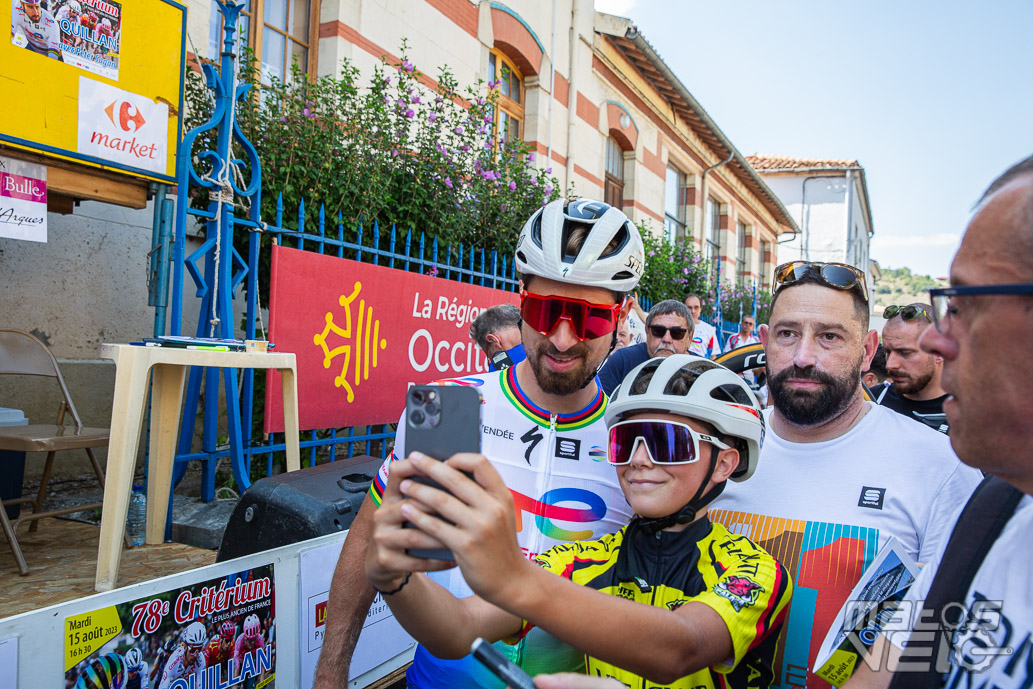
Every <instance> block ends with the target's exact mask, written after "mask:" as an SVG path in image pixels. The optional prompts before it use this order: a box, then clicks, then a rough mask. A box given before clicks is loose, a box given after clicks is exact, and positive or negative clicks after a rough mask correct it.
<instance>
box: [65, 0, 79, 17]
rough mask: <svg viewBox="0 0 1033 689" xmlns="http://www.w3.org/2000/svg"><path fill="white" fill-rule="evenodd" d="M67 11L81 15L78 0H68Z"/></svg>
mask: <svg viewBox="0 0 1033 689" xmlns="http://www.w3.org/2000/svg"><path fill="white" fill-rule="evenodd" d="M68 11H69V12H71V13H72V14H82V5H80V4H79V2H78V0H68Z"/></svg>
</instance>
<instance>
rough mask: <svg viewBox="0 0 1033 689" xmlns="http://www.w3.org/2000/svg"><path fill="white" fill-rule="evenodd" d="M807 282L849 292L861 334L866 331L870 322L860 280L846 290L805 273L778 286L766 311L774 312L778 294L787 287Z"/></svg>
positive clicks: (834, 290)
mask: <svg viewBox="0 0 1033 689" xmlns="http://www.w3.org/2000/svg"><path fill="white" fill-rule="evenodd" d="M808 284H810V285H818V286H819V287H824V288H825V289H828V290H832V291H833V292H848V293H849V294H850V297H851V299H853V300H854V313H855V314H856V315H857V320H859V321H860V322H861V331H862V334H863V333H866V332H868V324H869V322H870V321H869V313H868V295H867V294H864V293H863V292H862V289H863V287H861V283H860V282H858V283H856V284H855V285H854V286H853V287H851V288H850V289H848V290H841V289H836V288H835V287H829V286H828V285H826V284H825V283H824V282H822V281H821V279H820V278H818V276H817V275H814V274H812V273H807V274H806V275H804V276H803V277H801V278H800V279H798V280H795V281H793V282H792V283H791V284H788V285H783V286H782V287H779V288H778V291H777V292H775V294H774V295H772V297H771V307H770V308H769V310H768V313H769V314H773V313H775V304H776V303H777V302H778V298H779V296H781V295H782V293H783V292H785V291H786V290H787V289H792V288H794V287H797V286H798V285H808Z"/></svg>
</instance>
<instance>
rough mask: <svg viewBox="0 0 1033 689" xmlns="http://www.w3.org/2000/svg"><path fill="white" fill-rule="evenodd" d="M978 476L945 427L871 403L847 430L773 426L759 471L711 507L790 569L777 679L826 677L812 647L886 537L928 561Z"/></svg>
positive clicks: (817, 682) (813, 682)
mask: <svg viewBox="0 0 1033 689" xmlns="http://www.w3.org/2000/svg"><path fill="white" fill-rule="evenodd" d="M771 413H772V410H771V409H768V410H766V411H765V417H766V419H767V420H768V421H770V419H771ZM981 478H982V476H981V474H980V473H979V472H978V471H976V470H975V469H973V468H972V467H968V466H965V465H964V464H962V463H961V462H959V461H958V459H957V457H956V456H955V455H954V452H953V451H952V450H951V447H950V441H949V439H948V438H947V437H946V436H945V435H943V434H942V433H937V432H936V431H934V430H932V429H930V428H926V427H923V426H922V425H920V424H916V423H915V422H914V421H912V420H910V419H908V418H906V417H904V416H901V415H900V414H897V413H896V412H894V411H892V410H890V409H886V408H884V407H880V406H878V405H875V404H871V403H869V409H868V413H867V414H865V416H864V417H863V418H862V419H861V420H860V421H859V422H858V424H857V425H856V426H854V427H853V428H852V429H850V431H849V432H847V433H846V434H844V435H842V436H840V437H838V438H835V439H833V440H827V441H824V442H817V443H792V442H788V441H786V440H784V439H782V438H780V437H778V435H777V434H776V433H775V432H774V431H772V430H771V427H770V424H769V425H768V429H767V435H766V437H765V439H764V447H763V450H762V451H761V454H760V461H759V463H758V465H757V470H756V472H755V473H754V475H753V477H752V478H750V480H748V481H745V482H743V483H731V482H730V483H729V484H728V486H727V487H726V488H725V491H724V494H722V495H721V496H720V497H719V498H718V499H717V500H715V501H714V503H713V505H712V507H711V510H710V518H711V519H712V520H713V521H716V522H720V523H721V524H724V525H725V527H727V528H728V530H729V531H731V532H733V533H741V534H744V535H746V536H748V537H749V538H750V539H751V540H752V541H753V542H754V543H757V544H758V545H760V546H761V547H763V548H765V549H766V550H767V551H768V552H770V553H771V554H772V555H774V556H775V557H776V558H777V559H778V560H779V561H780V562H781V563H782V564H783V565H785V566H786V568H787V569H788V570H789V573H790V574H791V575H792V577H793V584H794V593H793V603H792V608H791V610H790V613H789V620H788V622H787V624H786V626H785V631H783V635H784V636H783V641H782V642H780V646H782V648H783V658H782V665H781V667H778V668H775V679H774V681H773V682H772V683H771V686H772V688H776V687H786V688H788V687H792V686H797V687H799V686H803V685H804V684H806V686H807V689H820V688H827V687H829V684H828V683H827V682H825V681H824V680H822V679H821V678H819V677H817V676H815V675H814V674H813V673H812V672H811V668H813V667H814V657H815V656H816V655H817V652H818V648H819V646H820V645H821V642H822V640H823V639H824V637H825V634H826V632H827V631H828V629H829V627H830V626H831V625H832V623H833V621H834V620H835V617H836V614H837V613H838V612H839V609H840V608H841V607H842V606H843V604H844V603H845V602H846V600H847V596H848V594H849V593H850V590H851V588H853V586H854V584H856V583H857V581H858V579H860V576H861V573H862V572H863V571H864V569H865V567H867V566H868V565H869V564H870V563H871V561H872V559H873V558H874V557H875V555H876V553H877V552H878V550H879V548H880V547H881V546H882V545H884V544H885V543H886V541H887V539H888V538H889V537H890V536H895V537H896V538H897V539H898V540H899V541H900V542H901V544H903V547H904V548H905V550H907V552H908V554H909V555H911V557H913V558H914V559H916V560H917V561H919V562H927V561H929V559H930V558H931V557H932V556H933V555H935V553H936V551H937V548H938V547H939V545H940V543H941V542H942V541H943V540H944V538H945V537H946V534H947V533H948V530H949V527H950V524H951V523H952V522H951V517H952V515H953V514H954V512H955V510H956V509H957V506H958V505H962V504H964V503H965V501H966V500H967V499H968V497H969V495H971V493H972V491H973V490H974V489H975V487H976V486H977V485H978V484H979V481H980V480H981Z"/></svg>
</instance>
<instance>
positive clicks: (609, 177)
mask: <svg viewBox="0 0 1033 689" xmlns="http://www.w3.org/2000/svg"><path fill="white" fill-rule="evenodd" d="M605 184H606V187H605V189H604V190H603V201H605V202H606V203H608V204H610V205H611V206H613V207H614V208H623V206H624V151H622V150H621V146H620V144H619V143H617V139H615V138H613V137H612V136H611V137H609V138H607V139H606V182H605Z"/></svg>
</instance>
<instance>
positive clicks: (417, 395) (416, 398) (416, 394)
mask: <svg viewBox="0 0 1033 689" xmlns="http://www.w3.org/2000/svg"><path fill="white" fill-rule="evenodd" d="M412 401H413V402H415V403H416V404H420V403H421V402H423V390H413V391H412Z"/></svg>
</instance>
